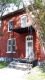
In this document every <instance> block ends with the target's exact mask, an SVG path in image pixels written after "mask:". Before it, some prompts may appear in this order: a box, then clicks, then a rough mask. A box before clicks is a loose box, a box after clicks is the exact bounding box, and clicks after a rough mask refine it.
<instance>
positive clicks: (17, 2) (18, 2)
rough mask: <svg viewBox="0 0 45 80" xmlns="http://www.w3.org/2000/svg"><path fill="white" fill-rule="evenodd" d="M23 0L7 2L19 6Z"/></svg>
mask: <svg viewBox="0 0 45 80" xmlns="http://www.w3.org/2000/svg"><path fill="white" fill-rule="evenodd" d="M21 1H22V0H6V2H7V3H15V4H16V5H17V6H18V5H19V4H20V2H21Z"/></svg>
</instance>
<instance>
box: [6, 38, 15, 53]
mask: <svg viewBox="0 0 45 80" xmlns="http://www.w3.org/2000/svg"><path fill="white" fill-rule="evenodd" d="M12 39H14V40H15V44H14V45H13V46H15V51H12V50H10V51H8V47H9V46H10V47H11V48H10V49H12V44H11V45H9V40H11V43H12ZM6 53H16V38H10V39H8V41H7V52H6Z"/></svg>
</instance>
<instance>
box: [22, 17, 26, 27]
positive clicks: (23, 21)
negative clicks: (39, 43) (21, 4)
mask: <svg viewBox="0 0 45 80" xmlns="http://www.w3.org/2000/svg"><path fill="white" fill-rule="evenodd" d="M26 21H27V17H26V16H22V17H21V27H26Z"/></svg>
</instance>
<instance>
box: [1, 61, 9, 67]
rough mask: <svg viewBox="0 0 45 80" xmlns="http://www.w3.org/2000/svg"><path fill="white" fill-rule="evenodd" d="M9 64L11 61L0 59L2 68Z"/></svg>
mask: <svg viewBox="0 0 45 80" xmlns="http://www.w3.org/2000/svg"><path fill="white" fill-rule="evenodd" d="M8 64H9V62H4V61H0V68H4V67H6V66H7V65H8Z"/></svg>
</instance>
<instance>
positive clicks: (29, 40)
mask: <svg viewBox="0 0 45 80" xmlns="http://www.w3.org/2000/svg"><path fill="white" fill-rule="evenodd" d="M33 57H34V52H33V36H32V35H29V36H26V58H30V59H32V58H33Z"/></svg>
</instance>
